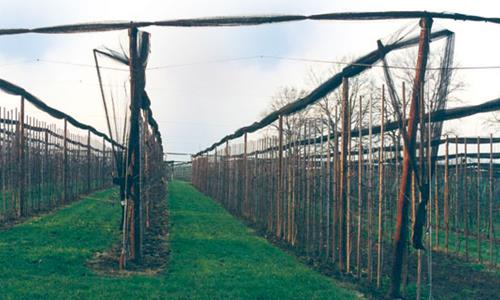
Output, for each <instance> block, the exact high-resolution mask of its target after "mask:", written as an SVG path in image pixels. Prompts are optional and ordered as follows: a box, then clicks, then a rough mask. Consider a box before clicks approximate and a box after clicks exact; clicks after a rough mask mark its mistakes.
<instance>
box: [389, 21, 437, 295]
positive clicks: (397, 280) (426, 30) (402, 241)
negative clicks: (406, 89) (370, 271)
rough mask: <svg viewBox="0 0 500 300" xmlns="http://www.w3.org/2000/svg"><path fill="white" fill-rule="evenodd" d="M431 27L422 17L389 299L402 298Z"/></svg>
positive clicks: (398, 205) (404, 154)
mask: <svg viewBox="0 0 500 300" xmlns="http://www.w3.org/2000/svg"><path fill="white" fill-rule="evenodd" d="M431 26H432V19H431V18H422V19H421V20H420V27H421V30H420V37H419V49H418V58H417V66H416V71H415V80H414V83H413V90H412V97H411V103H410V112H409V120H408V127H407V132H408V135H407V137H406V138H407V139H408V145H405V147H404V151H403V165H402V174H401V185H400V188H399V196H398V203H397V215H396V231H395V234H394V257H393V265H392V276H391V289H390V296H391V297H393V298H399V297H401V293H400V288H401V273H402V266H403V257H404V248H405V246H406V240H407V223H408V199H409V197H410V195H411V193H410V191H411V190H410V180H411V176H410V174H411V168H410V159H411V158H412V157H414V156H415V140H416V133H417V131H416V126H417V120H418V115H419V114H418V113H419V109H420V108H419V102H420V101H419V100H420V97H421V94H420V93H421V86H422V83H423V81H424V78H425V70H426V65H427V58H428V54H429V35H430V31H431Z"/></svg>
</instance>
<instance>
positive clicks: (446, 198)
mask: <svg viewBox="0 0 500 300" xmlns="http://www.w3.org/2000/svg"><path fill="white" fill-rule="evenodd" d="M449 146H450V141H449V139H448V136H446V146H445V153H444V156H445V158H444V160H445V161H444V230H445V231H444V248H445V252H446V253H448V242H449V234H450V222H449V215H448V210H449V203H448V202H449V197H450V196H449V194H450V190H449V189H450V187H449V181H448V175H449V174H448V169H449V157H448V156H449V154H448V153H449Z"/></svg>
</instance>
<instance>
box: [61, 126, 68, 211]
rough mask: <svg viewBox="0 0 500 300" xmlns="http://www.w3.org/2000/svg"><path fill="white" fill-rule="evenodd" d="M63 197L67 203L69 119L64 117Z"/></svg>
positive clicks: (63, 200)
mask: <svg viewBox="0 0 500 300" xmlns="http://www.w3.org/2000/svg"><path fill="white" fill-rule="evenodd" d="M63 147H64V148H63V151H64V152H63V168H62V171H63V197H62V203H67V200H68V199H67V197H68V120H66V119H64V140H63Z"/></svg>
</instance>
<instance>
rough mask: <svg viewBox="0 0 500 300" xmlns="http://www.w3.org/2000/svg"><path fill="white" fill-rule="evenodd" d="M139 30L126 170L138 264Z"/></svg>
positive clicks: (133, 44) (133, 51) (133, 48)
mask: <svg viewBox="0 0 500 300" xmlns="http://www.w3.org/2000/svg"><path fill="white" fill-rule="evenodd" d="M137 31H138V30H137V28H136V27H132V28H130V29H129V41H130V45H129V46H130V49H129V51H130V52H129V53H130V61H129V66H130V132H129V142H128V151H127V161H128V166H127V168H126V175H127V179H126V180H127V187H126V201H127V205H130V206H132V209H131V224H130V236H129V242H130V250H131V251H130V254H131V255H130V257H131V258H132V259H133V260H134V261H135V262H136V263H140V262H141V261H142V250H141V248H142V247H141V237H140V233H141V231H142V230H141V219H140V212H141V209H140V207H141V198H140V197H141V191H140V182H139V173H140V164H141V158H140V153H139V152H140V151H139V150H140V149H139V139H140V136H139V134H140V132H139V122H140V120H139V117H140V108H141V95H140V91H139V90H138V88H139V87H138V80H139V78H138V76H139V74H138V73H139V68H140V66H139V65H138V63H139V62H138V59H137Z"/></svg>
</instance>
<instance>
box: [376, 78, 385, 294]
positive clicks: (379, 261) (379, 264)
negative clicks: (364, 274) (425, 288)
mask: <svg viewBox="0 0 500 300" xmlns="http://www.w3.org/2000/svg"><path fill="white" fill-rule="evenodd" d="M381 100H382V101H381V106H380V148H379V156H378V228H377V229H378V234H377V288H380V285H381V280H382V243H383V219H382V207H383V205H384V201H383V200H384V118H385V86H382V99H381Z"/></svg>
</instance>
